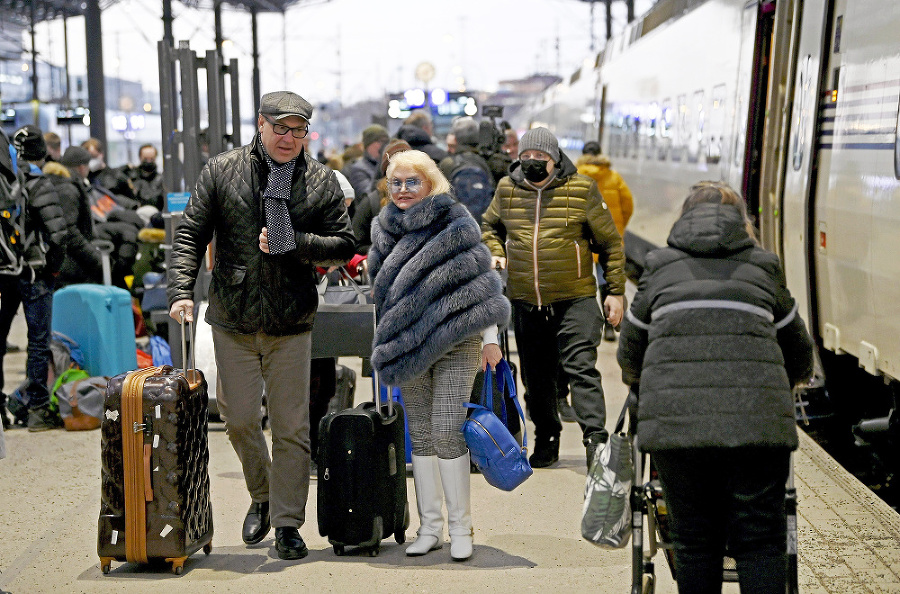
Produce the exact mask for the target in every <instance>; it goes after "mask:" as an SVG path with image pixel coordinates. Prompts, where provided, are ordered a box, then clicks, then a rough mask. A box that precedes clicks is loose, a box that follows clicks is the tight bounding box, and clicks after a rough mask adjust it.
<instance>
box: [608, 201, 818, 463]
mask: <svg viewBox="0 0 900 594" xmlns="http://www.w3.org/2000/svg"><path fill="white" fill-rule="evenodd" d="M668 244H669V247H665V248H661V249H659V250H655V251H653V252H651V253H650V254H648V255H647V267H646V268H645V270H644V274H643V276H641V280H640V284H639V287H638V292H637V295H636V296H635V298H634V302H633V303H632V304H631V308H630V309H629V310H628V312H627V314H626V316H625V320H624V321H623V323H622V333H621V336H620V340H619V350H618V359H619V364H620V365H621V366H622V376H623V379H624V381H625V383H628V384H636V383H638V382H640V397H639V403H638V429H637V434H638V441H639V443H640V447H641V449H642V450H644V451H651V452H652V451H659V450H673V449H682V448H703V447H741V446H769V447H789V448H796V447H797V430H796V425H795V421H794V402H793V398H792V394H791V386H792V385H793V384H795V383H797V382H799V381H801V380H803V379H806V378H808V377H809V376H810V375H811V373H812V363H813V355H812V341H811V340H810V337H809V334H808V333H807V331H806V327H805V326H804V324H803V320H802V319H801V318H800V316H799V315H797V304H796V303H795V301H794V299H793V298H792V297H791V295H790V292H789V291H788V289H787V287H786V286H785V279H784V273H783V271H782V269H781V265H780V263H779V261H778V257H777V256H776V255H775V254H772V253H770V252H767V251H765V250H763V249H761V248H759V247H756V245H755V243H754V242H753V240H752V239H751V238H750V236H749V235H748V234H747V231H746V229H745V228H744V222H743V219H742V216H741V214H740V212H739V211H738V210H737V209H736V208H735V207H733V206H730V205H723V204H701V205H698V206H696V207H694V208H692V209H691V210H689V211H688V212H687V213H685V214H684V215H682V217H681V218H680V219H679V220H678V221H677V222H676V223H675V225H674V226H673V228H672V232H671V234H670V235H669V239H668Z"/></svg>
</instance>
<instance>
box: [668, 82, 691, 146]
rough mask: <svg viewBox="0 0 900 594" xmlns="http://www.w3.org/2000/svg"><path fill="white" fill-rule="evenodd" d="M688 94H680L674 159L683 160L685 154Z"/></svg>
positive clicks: (676, 116) (676, 115)
mask: <svg viewBox="0 0 900 594" xmlns="http://www.w3.org/2000/svg"><path fill="white" fill-rule="evenodd" d="M688 109H689V108H688V103H687V95H679V96H678V111H677V113H676V114H675V135H674V136H675V138H674V140H673V141H672V160H673V161H681V158H682V157H683V156H684V145H685V144H686V142H687V135H688V121H689V117H690V114H689V113H688Z"/></svg>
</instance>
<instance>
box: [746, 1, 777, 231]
mask: <svg viewBox="0 0 900 594" xmlns="http://www.w3.org/2000/svg"><path fill="white" fill-rule="evenodd" d="M753 10H755V11H756V13H757V14H756V27H755V29H754V31H753V33H752V34H753V35H754V36H755V38H754V43H753V48H754V49H753V65H752V67H751V69H750V71H749V72H750V80H749V85H750V89H749V97H748V105H747V128H746V129H747V133H746V138H745V140H744V147H743V149H744V150H743V156H744V162H743V167H742V171H743V179H742V180H741V193H742V194H743V195H744V200H746V201H747V211H748V212H750V213H751V214H757V213H760V200H759V188H760V180H761V174H762V157H763V143H764V136H765V135H764V132H765V124H766V117H765V116H766V109H767V100H768V96H769V66H770V64H771V50H772V30H773V28H774V16H775V10H774V2H769V1H764V2H760V3H758V4H757V5H756V6H754V7H753ZM746 12H747V11H745V13H746ZM747 33H748V32H747V31H745V33H744V34H745V35H747ZM757 224H758V225H760V226H761V225H762V221H757Z"/></svg>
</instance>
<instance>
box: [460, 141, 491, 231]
mask: <svg viewBox="0 0 900 594" xmlns="http://www.w3.org/2000/svg"><path fill="white" fill-rule="evenodd" d="M449 181H450V185H451V186H453V194H454V195H455V196H456V199H457V200H459V201H460V202H461V203H462V204H463V205H464V206H465V207H466V208H468V209H469V212H470V213H472V216H473V217H475V220H476V221H478V225H479V226H481V215H483V214H484V211H486V210H487V207H488V206H489V205H490V204H491V200H493V198H494V182H493V180H492V176H491V174H490V173H489V172H488V171H487V170H486V169H485V168H484V167H481V166H479V165H478V164H477V163H476V162H473V161H471V160H468V159H466V158H465V157H464V156H463V155H459V156H457V157H456V158H455V159H454V164H453V169H452V171H451V172H450V180H449Z"/></svg>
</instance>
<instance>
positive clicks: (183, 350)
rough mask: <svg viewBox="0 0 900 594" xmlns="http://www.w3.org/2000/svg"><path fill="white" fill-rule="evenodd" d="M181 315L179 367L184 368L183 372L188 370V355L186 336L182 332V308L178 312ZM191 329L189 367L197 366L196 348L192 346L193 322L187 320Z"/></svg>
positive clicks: (194, 367)
mask: <svg viewBox="0 0 900 594" xmlns="http://www.w3.org/2000/svg"><path fill="white" fill-rule="evenodd" d="M178 313H179V314H180V315H181V368H182V369H184V372H185V373H187V371H188V365H187V363H188V357H187V338H186V336H185V333H184V310H183V309H182V310H181V311H180V312H178ZM188 324H189V326H190V329H191V366H190V369H196V368H197V359H196V357H197V349H195V348H194V322H193V320H192V321H189V322H188Z"/></svg>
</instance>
